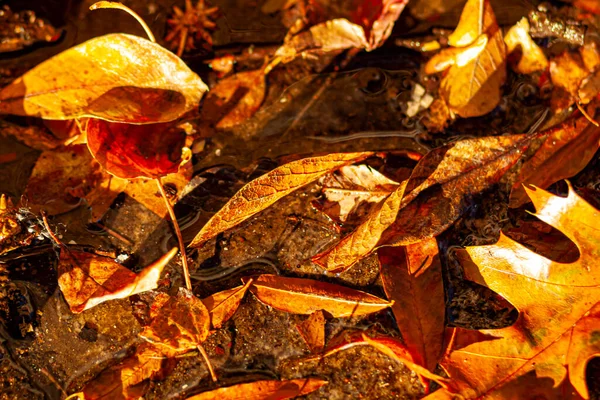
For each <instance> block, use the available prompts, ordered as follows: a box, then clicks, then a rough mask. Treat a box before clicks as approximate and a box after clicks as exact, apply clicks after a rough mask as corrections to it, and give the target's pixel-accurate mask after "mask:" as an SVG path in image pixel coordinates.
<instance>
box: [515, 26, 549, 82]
mask: <svg viewBox="0 0 600 400" xmlns="http://www.w3.org/2000/svg"><path fill="white" fill-rule="evenodd" d="M504 42H505V43H506V50H507V53H508V54H509V60H511V61H512V60H513V59H514V60H516V61H515V62H511V65H512V67H513V69H514V70H515V71H516V72H518V73H520V74H531V73H533V72H536V71H543V70H545V69H546V68H548V59H547V58H546V55H545V54H544V52H543V51H542V49H541V48H540V47H539V46H538V45H537V44H536V43H535V42H534V41H533V39H532V38H531V36H529V20H528V19H527V17H523V18H521V19H520V20H519V22H517V23H516V24H515V25H513V26H512V27H511V28H510V29H509V30H508V32H506V35H504Z"/></svg>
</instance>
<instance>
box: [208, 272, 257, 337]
mask: <svg viewBox="0 0 600 400" xmlns="http://www.w3.org/2000/svg"><path fill="white" fill-rule="evenodd" d="M252 281H253V280H252V279H248V280H247V281H246V283H245V284H244V285H243V286H238V287H234V288H232V289H227V290H223V291H222V292H218V293H215V294H213V295H210V296H208V297H207V298H205V299H202V303H204V305H205V306H206V308H207V310H208V313H209V314H210V322H211V325H212V327H213V328H215V329H219V328H220V327H222V326H223V324H224V323H225V322H227V321H228V320H229V319H230V318H231V317H232V316H233V314H235V312H236V311H237V309H238V307H239V306H240V303H241V302H242V299H243V298H244V295H245V294H246V292H247V291H248V288H249V287H250V285H251V284H252Z"/></svg>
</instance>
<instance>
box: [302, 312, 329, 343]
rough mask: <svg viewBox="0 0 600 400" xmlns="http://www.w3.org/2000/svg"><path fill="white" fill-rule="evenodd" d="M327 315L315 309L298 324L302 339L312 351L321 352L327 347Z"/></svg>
mask: <svg viewBox="0 0 600 400" xmlns="http://www.w3.org/2000/svg"><path fill="white" fill-rule="evenodd" d="M325 323H326V321H325V315H324V314H323V311H321V310H319V311H315V312H314V313H312V314H310V316H309V317H308V318H307V319H306V320H304V321H302V322H300V323H299V324H296V329H298V332H299V333H300V336H301V337H302V340H304V343H306V345H307V346H308V350H310V352H311V353H319V352H321V351H322V350H323V348H324V347H325Z"/></svg>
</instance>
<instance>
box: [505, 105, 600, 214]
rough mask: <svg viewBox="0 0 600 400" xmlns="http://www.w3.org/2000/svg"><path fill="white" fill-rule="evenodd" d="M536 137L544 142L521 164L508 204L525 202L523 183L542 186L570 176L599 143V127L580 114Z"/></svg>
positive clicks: (583, 165) (582, 165) (584, 164)
mask: <svg viewBox="0 0 600 400" xmlns="http://www.w3.org/2000/svg"><path fill="white" fill-rule="evenodd" d="M539 136H540V137H541V139H542V140H544V142H543V143H542V145H541V146H540V147H539V148H538V149H537V150H536V152H535V153H534V154H533V156H532V157H531V158H529V159H528V160H527V161H525V162H524V163H523V165H522V166H521V168H520V172H519V176H518V177H517V179H516V181H515V183H514V185H513V187H512V191H511V194H510V201H509V206H510V207H520V206H521V205H523V204H525V203H527V202H528V201H529V197H528V196H527V193H526V192H525V189H524V188H523V184H527V185H533V186H537V187H540V188H542V189H544V188H547V187H548V186H550V185H551V184H553V183H555V182H558V181H560V180H561V179H564V178H569V177H571V176H574V175H576V174H577V173H578V172H579V171H581V170H582V169H583V168H585V166H586V165H587V164H588V163H589V162H590V160H591V159H592V157H593V156H594V154H595V153H596V151H597V150H598V147H599V146H600V128H598V127H596V126H595V125H593V124H592V123H590V122H589V121H588V119H587V118H585V117H584V116H581V115H580V116H578V117H576V118H571V119H569V120H567V121H565V122H563V123H562V124H560V125H559V126H556V127H554V128H550V129H548V130H547V131H545V132H543V133H542V134H540V135H539Z"/></svg>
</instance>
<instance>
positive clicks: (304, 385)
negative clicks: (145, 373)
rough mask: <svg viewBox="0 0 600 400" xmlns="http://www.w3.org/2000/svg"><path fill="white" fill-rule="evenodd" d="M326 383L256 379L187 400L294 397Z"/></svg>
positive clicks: (265, 399) (303, 379)
mask: <svg viewBox="0 0 600 400" xmlns="http://www.w3.org/2000/svg"><path fill="white" fill-rule="evenodd" d="M326 384H327V381H324V380H322V379H317V378H300V379H290V380H287V381H276V380H271V381H256V382H250V383H241V384H239V385H234V386H228V387H224V388H220V389H215V390H211V391H208V392H203V393H200V394H197V395H195V396H191V397H188V398H187V400H212V399H223V400H234V399H248V400H270V399H281V400H284V399H293V398H296V397H298V396H302V395H305V394H308V393H311V392H314V391H315V390H318V389H319V388H320V387H321V386H323V385H326Z"/></svg>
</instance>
